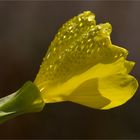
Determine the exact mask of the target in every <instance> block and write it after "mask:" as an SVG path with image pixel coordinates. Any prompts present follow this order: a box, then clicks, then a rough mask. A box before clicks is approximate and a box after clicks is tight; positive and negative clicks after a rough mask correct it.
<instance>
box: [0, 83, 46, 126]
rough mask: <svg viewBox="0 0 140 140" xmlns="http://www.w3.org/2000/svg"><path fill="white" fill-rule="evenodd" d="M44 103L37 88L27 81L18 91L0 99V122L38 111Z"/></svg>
mask: <svg viewBox="0 0 140 140" xmlns="http://www.w3.org/2000/svg"><path fill="white" fill-rule="evenodd" d="M44 105H45V103H44V101H43V100H42V98H41V94H40V91H39V89H38V88H37V86H36V85H35V84H33V83H32V82H30V81H28V82H26V83H25V84H24V85H23V86H22V87H21V88H20V89H19V90H18V91H16V92H14V93H13V94H11V95H8V96H6V97H3V98H1V99H0V123H3V122H4V121H7V120H9V119H12V118H14V117H16V116H19V115H21V114H25V113H29V112H39V111H41V110H42V109H43V107H44Z"/></svg>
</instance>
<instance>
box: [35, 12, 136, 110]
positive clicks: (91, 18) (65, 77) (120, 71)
mask: <svg viewBox="0 0 140 140" xmlns="http://www.w3.org/2000/svg"><path fill="white" fill-rule="evenodd" d="M111 31H112V27H111V25H110V24H109V23H104V24H98V25H96V21H95V15H94V14H93V13H91V12H90V11H86V12H83V13H82V14H80V15H78V16H75V17H74V18H72V19H70V20H69V21H68V22H66V23H65V24H64V25H63V26H62V27H61V28H60V29H59V31H58V33H57V34H56V36H55V38H54V40H53V41H52V43H51V45H50V46H49V49H48V51H47V54H46V56H45V58H44V61H43V63H42V65H41V68H40V70H39V73H38V75H37V77H36V79H35V82H34V83H35V84H36V85H37V86H38V88H39V89H40V91H41V95H42V97H43V99H44V101H45V102H46V103H53V102H60V101H72V102H75V103H79V104H82V105H85V106H88V107H92V108H96V109H110V108H113V107H116V106H119V105H122V104H123V103H125V102H126V101H128V100H129V99H130V98H131V97H132V96H133V95H134V93H135V91H136V89H137V87H138V83H137V80H136V79H135V78H134V77H133V76H131V75H129V72H130V71H131V69H132V68H133V66H134V62H132V61H127V60H126V57H127V55H128V51H127V50H126V49H124V48H121V47H118V46H116V45H113V44H112V42H111V40H110V33H111Z"/></svg>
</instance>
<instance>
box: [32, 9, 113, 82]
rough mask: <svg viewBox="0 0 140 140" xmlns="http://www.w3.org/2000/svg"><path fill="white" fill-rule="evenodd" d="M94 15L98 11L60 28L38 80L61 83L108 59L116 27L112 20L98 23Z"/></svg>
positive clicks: (76, 18) (79, 16)
mask: <svg viewBox="0 0 140 140" xmlns="http://www.w3.org/2000/svg"><path fill="white" fill-rule="evenodd" d="M94 18H95V15H94V14H93V13H91V12H89V11H87V12H84V13H82V14H80V15H78V16H76V17H74V18H72V19H71V20H69V21H68V22H66V23H65V24H64V25H63V26H62V27H61V28H60V29H59V31H58V33H57V34H56V36H55V38H54V40H53V41H52V43H51V45H50V47H49V49H48V52H47V54H46V56H45V58H44V61H43V63H42V65H41V68H40V71H39V73H38V75H37V78H36V80H35V82H38V83H43V82H41V81H45V84H55V83H61V82H64V81H66V80H68V79H69V78H71V77H72V76H74V75H77V74H80V73H82V72H84V71H86V70H87V69H89V68H90V67H92V66H93V65H95V64H96V63H98V62H102V61H104V57H107V55H108V54H109V53H110V51H111V47H110V46H111V41H110V33H111V30H112V28H111V25H110V24H109V23H105V24H99V25H96V21H95V19H94ZM107 47H108V49H107ZM108 57H110V56H109V55H108ZM114 58H115V57H114Z"/></svg>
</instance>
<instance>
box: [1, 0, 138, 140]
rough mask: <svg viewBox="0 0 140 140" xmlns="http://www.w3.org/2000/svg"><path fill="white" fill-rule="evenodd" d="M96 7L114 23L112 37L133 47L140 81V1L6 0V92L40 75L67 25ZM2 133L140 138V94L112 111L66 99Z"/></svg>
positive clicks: (3, 128)
mask: <svg viewBox="0 0 140 140" xmlns="http://www.w3.org/2000/svg"><path fill="white" fill-rule="evenodd" d="M86 10H91V11H92V12H94V13H95V14H96V20H97V23H100V22H110V23H111V24H112V26H113V32H112V34H111V38H112V42H113V43H114V44H116V45H118V46H122V47H124V48H126V49H128V50H129V56H128V59H129V60H134V61H136V62H137V63H136V65H135V67H134V69H133V71H132V74H133V75H134V76H135V77H136V78H137V79H138V80H139V79H140V73H139V65H140V1H114V2H111V1H42V2H39V1H30V2H27V1H22V2H18V1H17V2H6V1H5V2H4V1H3V2H2V1H1V2H0V97H3V96H6V95H8V94H10V93H12V92H14V91H16V90H17V89H19V88H20V87H21V86H22V85H23V84H24V83H25V82H26V81H28V80H31V81H33V80H34V79H35V76H36V74H37V72H38V70H39V65H40V64H41V62H42V58H43V57H44V55H45V53H46V51H47V47H48V46H49V44H50V42H51V40H52V39H53V37H54V35H55V34H56V33H57V30H58V29H59V27H61V25H62V24H63V23H64V22H66V21H67V20H68V19H70V18H71V17H73V16H75V15H77V14H79V13H81V12H83V11H86ZM0 138H1V139H4V138H13V139H16V138H24V139H27V138H28V139H31V138H34V139H35V138H45V139H47V138H49V139H58V138H59V139H62V138H63V139H64V138H65V139H68V138H69V139H70V138H71V139H73V138H77V139H81V138H83V139H89V138H90V139H98V138H100V139H103V138H106V139H109V138H111V139H115V138H117V139H120V138H122V139H124V138H126V139H129V138H140V93H139V90H138V91H137V93H136V94H135V96H134V97H133V98H132V99H131V100H130V101H129V102H128V103H126V104H124V105H122V106H120V107H118V108H114V109H111V110H108V111H100V110H94V109H90V108H88V107H84V106H81V105H78V104H74V103H70V102H63V103H56V104H47V105H46V106H45V108H44V110H43V111H42V112H40V113H33V114H27V115H23V116H19V117H17V118H14V119H13V120H10V121H8V122H6V123H4V124H1V125H0Z"/></svg>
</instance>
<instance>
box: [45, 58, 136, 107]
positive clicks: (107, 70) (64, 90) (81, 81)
mask: <svg viewBox="0 0 140 140" xmlns="http://www.w3.org/2000/svg"><path fill="white" fill-rule="evenodd" d="M126 63H127V67H126ZM132 67H133V62H128V61H126V60H125V59H124V58H120V59H119V60H117V61H115V62H114V63H111V64H101V63H100V64H97V65H95V66H93V67H92V68H90V69H89V70H88V71H86V72H84V73H82V74H80V75H76V76H74V77H72V78H71V79H69V80H68V81H67V82H65V83H63V84H60V85H58V86H56V87H55V88H54V87H50V88H48V90H47V96H45V95H44V96H45V102H47V103H49V102H50V103H51V102H59V101H65V100H71V99H74V100H76V99H77V102H78V100H83V102H85V103H87V106H89V105H88V104H91V101H92V100H93V104H92V107H93V108H97V105H96V103H99V104H100V106H102V103H103V104H104V103H105V104H106V103H109V102H108V101H107V99H108V98H106V97H105V96H104V95H102V94H98V95H99V96H96V95H97V93H99V91H98V90H99V89H98V84H97V83H98V82H97V81H98V80H100V79H102V78H104V77H110V75H116V74H127V73H128V70H129V69H131V68H132ZM95 79H96V80H95ZM94 82H95V83H94ZM120 82H121V81H120ZM88 84H89V85H88ZM84 85H86V87H85V86H84ZM91 85H92V86H93V87H92V86H91ZM95 85H96V86H95ZM80 88H81V89H80ZM84 88H85V90H84ZM86 90H87V91H86ZM76 91H77V93H76ZM79 91H84V92H83V93H81V94H78V93H80V92H79ZM97 91H98V92H97ZM112 94H113V93H112ZM76 95H77V98H76ZM83 95H84V96H83ZM95 96H96V97H95ZM104 97H105V98H106V99H105V98H104ZM104 99H105V100H104ZM95 100H97V101H96V102H95ZM99 101H100V102H99ZM88 102H89V103H88ZM94 105H95V106H94Z"/></svg>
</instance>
